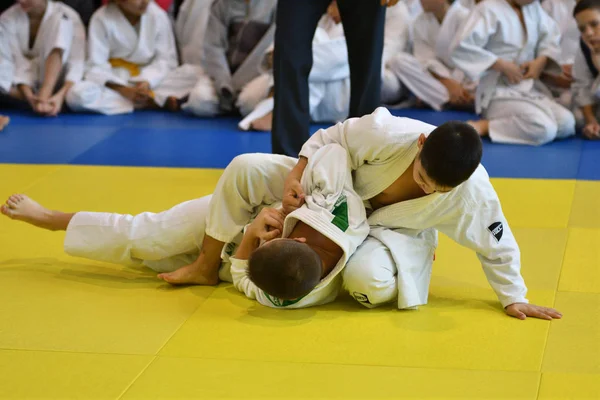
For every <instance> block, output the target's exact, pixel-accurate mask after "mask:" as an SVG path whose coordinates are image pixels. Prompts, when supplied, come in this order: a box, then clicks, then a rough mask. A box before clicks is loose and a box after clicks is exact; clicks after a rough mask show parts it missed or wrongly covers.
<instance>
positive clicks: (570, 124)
mask: <svg viewBox="0 0 600 400" xmlns="http://www.w3.org/2000/svg"><path fill="white" fill-rule="evenodd" d="M483 117H484V118H485V119H487V120H489V136H490V139H491V140H492V141H493V142H497V143H512V144H526V145H534V146H539V145H543V144H546V143H549V142H551V141H553V140H555V139H563V138H566V137H569V136H573V135H575V116H574V115H573V113H572V112H571V111H569V110H568V109H566V108H565V107H563V106H561V105H560V104H558V103H557V102H556V101H554V100H553V99H551V98H549V97H546V96H544V95H542V94H538V93H532V94H522V93H513V94H512V95H511V96H506V95H495V96H494V97H493V98H492V100H491V101H490V104H489V106H488V107H487V109H486V110H484V112H483Z"/></svg>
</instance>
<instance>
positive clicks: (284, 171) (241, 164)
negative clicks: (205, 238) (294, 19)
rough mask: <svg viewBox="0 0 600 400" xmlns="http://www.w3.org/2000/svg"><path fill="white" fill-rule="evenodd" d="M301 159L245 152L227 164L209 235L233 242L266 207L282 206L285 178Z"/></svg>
mask: <svg viewBox="0 0 600 400" xmlns="http://www.w3.org/2000/svg"><path fill="white" fill-rule="evenodd" d="M297 162H298V160H297V159H295V158H292V157H287V156H282V155H276V154H242V155H240V156H237V157H235V158H234V159H233V160H232V161H231V163H229V165H228V166H227V168H226V169H225V171H224V172H223V175H222V176H221V178H220V179H219V182H218V183H217V187H216V189H215V192H214V195H213V199H212V201H211V203H210V212H209V214H208V219H207V223H206V234H207V235H209V236H211V237H213V238H215V239H217V240H219V241H221V242H225V243H227V242H230V241H231V240H232V239H233V238H234V237H235V236H236V235H238V234H239V233H240V232H241V231H242V230H243V228H244V227H245V226H246V225H247V224H248V223H249V222H250V221H251V220H252V218H254V217H255V215H256V214H257V213H258V212H259V211H260V209H261V208H262V207H263V206H271V207H279V206H280V205H281V200H282V196H283V187H284V184H285V179H286V178H287V176H288V174H289V173H290V171H291V170H292V169H293V168H294V166H295V165H296V163H297Z"/></svg>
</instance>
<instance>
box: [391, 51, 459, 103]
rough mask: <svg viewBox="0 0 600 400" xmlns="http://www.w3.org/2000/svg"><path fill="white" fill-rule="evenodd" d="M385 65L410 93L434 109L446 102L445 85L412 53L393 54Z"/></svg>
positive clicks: (447, 98) (446, 91)
mask: <svg viewBox="0 0 600 400" xmlns="http://www.w3.org/2000/svg"><path fill="white" fill-rule="evenodd" d="M387 67H388V68H389V70H390V71H391V72H392V73H393V74H394V75H395V76H396V77H398V78H399V79H400V81H401V82H402V84H403V85H404V86H406V88H407V89H408V90H410V91H411V93H412V94H414V95H415V96H416V97H417V98H419V99H421V100H422V101H424V102H425V103H427V104H428V105H429V106H430V107H431V108H433V109H434V110H437V111H440V110H441V109H442V107H443V106H444V104H446V103H447V102H448V100H449V96H448V90H447V89H446V87H445V86H444V85H442V83H441V82H440V81H438V80H437V79H435V78H434V77H433V76H432V75H431V74H430V73H429V71H427V70H426V69H425V68H424V67H423V65H422V64H421V63H420V62H419V61H418V60H417V59H416V58H415V57H414V56H413V55H412V54H408V53H398V54H396V55H394V56H393V57H392V58H391V59H390V60H389V61H388V62H387Z"/></svg>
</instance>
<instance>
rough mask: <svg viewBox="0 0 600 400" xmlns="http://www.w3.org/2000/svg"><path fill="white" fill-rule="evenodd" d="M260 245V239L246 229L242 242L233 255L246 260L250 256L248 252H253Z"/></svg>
mask: <svg viewBox="0 0 600 400" xmlns="http://www.w3.org/2000/svg"><path fill="white" fill-rule="evenodd" d="M259 245H260V240H259V239H258V238H257V237H256V236H255V235H254V234H253V232H252V231H250V230H246V233H244V237H243V238H242V242H241V243H240V245H239V246H238V249H237V251H236V252H235V254H234V257H235V258H237V259H238V260H247V259H248V258H250V254H252V253H253V252H254V250H256V249H257V248H258V246H259Z"/></svg>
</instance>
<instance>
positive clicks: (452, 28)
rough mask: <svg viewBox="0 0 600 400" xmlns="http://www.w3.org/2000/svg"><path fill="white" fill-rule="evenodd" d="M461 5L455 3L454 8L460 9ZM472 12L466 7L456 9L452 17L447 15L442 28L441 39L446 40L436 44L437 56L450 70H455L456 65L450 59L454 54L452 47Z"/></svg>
mask: <svg viewBox="0 0 600 400" xmlns="http://www.w3.org/2000/svg"><path fill="white" fill-rule="evenodd" d="M457 1H458V0H457ZM458 6H459V4H457V3H455V5H453V7H458ZM469 13H470V11H469V10H468V9H466V8H464V7H462V6H461V7H460V8H458V9H455V10H454V12H452V14H451V15H446V18H444V22H443V23H442V26H441V28H440V32H439V37H441V38H444V40H438V41H437V43H436V44H435V54H436V56H437V57H438V59H440V60H442V62H444V63H445V64H446V65H448V66H450V68H454V67H455V65H454V63H453V62H452V60H451V59H450V54H451V53H452V50H453V48H452V46H453V45H455V43H453V42H454V39H455V38H456V37H458V36H460V35H461V33H462V30H463V27H464V23H465V21H466V20H467V18H468V17H469Z"/></svg>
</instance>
